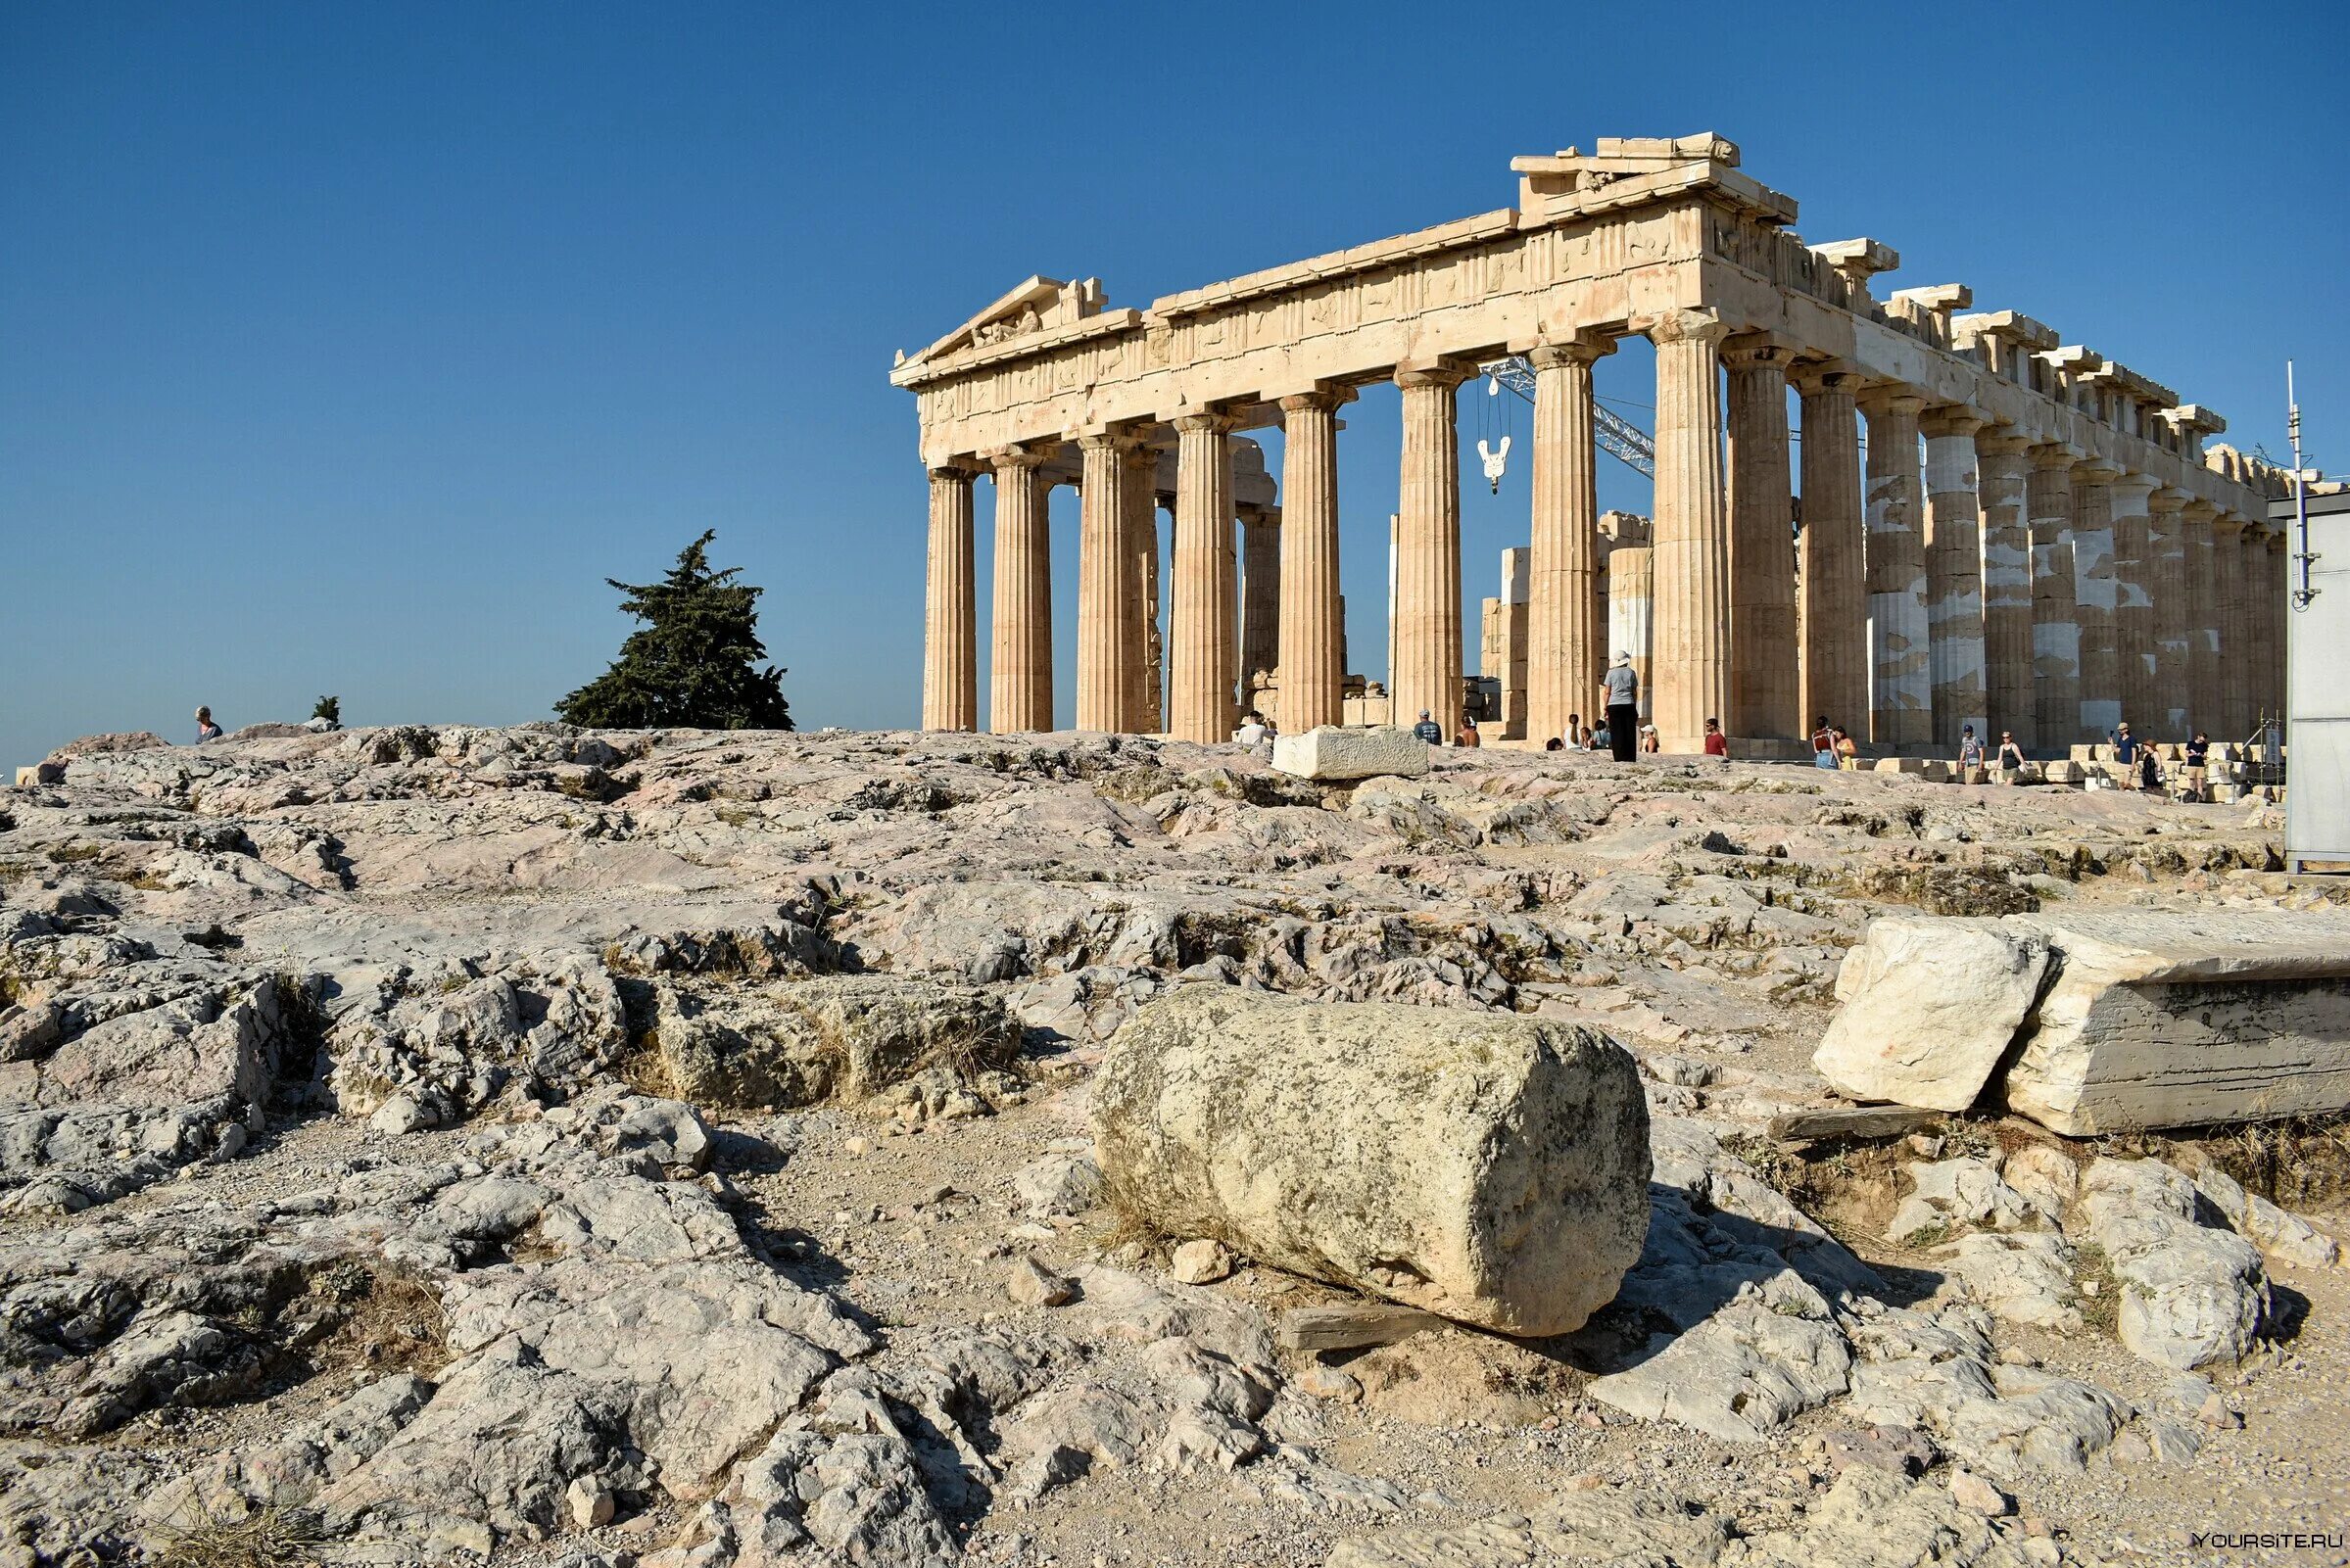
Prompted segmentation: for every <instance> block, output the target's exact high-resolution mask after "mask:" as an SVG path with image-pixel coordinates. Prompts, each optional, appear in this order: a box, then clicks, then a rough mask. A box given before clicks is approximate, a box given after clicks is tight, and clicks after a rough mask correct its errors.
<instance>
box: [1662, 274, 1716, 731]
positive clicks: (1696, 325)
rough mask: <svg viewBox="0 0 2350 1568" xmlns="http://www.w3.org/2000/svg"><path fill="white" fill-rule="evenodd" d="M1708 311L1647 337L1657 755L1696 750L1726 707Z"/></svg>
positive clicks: (1673, 319)
mask: <svg viewBox="0 0 2350 1568" xmlns="http://www.w3.org/2000/svg"><path fill="white" fill-rule="evenodd" d="M1728 331H1729V328H1728V327H1727V326H1725V325H1724V324H1723V323H1722V321H1721V320H1720V318H1719V317H1717V316H1715V315H1714V314H1713V313H1712V312H1711V311H1707V310H1675V311H1672V312H1670V313H1669V314H1667V315H1665V316H1663V317H1661V318H1659V319H1658V320H1657V322H1656V323H1655V325H1654V326H1652V327H1650V328H1649V337H1650V339H1651V340H1652V341H1653V342H1654V343H1655V345H1656V499H1655V510H1656V517H1655V524H1654V530H1653V534H1652V538H1651V546H1650V547H1651V548H1652V550H1653V551H1654V552H1655V553H1654V557H1653V559H1654V563H1655V621H1654V623H1653V628H1652V631H1651V652H1650V655H1649V663H1650V668H1651V669H1653V670H1654V671H1655V685H1656V692H1655V710H1654V712H1655V717H1654V720H1653V722H1654V723H1655V726H1656V732H1657V738H1658V741H1659V743H1660V744H1661V745H1662V746H1663V748H1664V749H1665V750H1666V751H1672V752H1684V753H1687V752H1697V751H1703V749H1704V746H1705V721H1706V720H1707V719H1716V718H1723V717H1725V716H1726V710H1727V709H1728V708H1729V705H1730V517H1729V505H1728V498H1727V497H1726V496H1725V495H1724V494H1723V491H1724V486H1723V482H1722V401H1721V387H1720V383H1721V341H1722V339H1723V337H1724V336H1726V335H1727V334H1728Z"/></svg>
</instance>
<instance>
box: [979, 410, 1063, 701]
mask: <svg viewBox="0 0 2350 1568" xmlns="http://www.w3.org/2000/svg"><path fill="white" fill-rule="evenodd" d="M1046 455H1047V454H1046V452H1045V451H1042V450H1040V449H1036V448H1018V447H1014V448H1008V449H1006V450H1004V451H997V452H993V453H990V462H991V465H992V467H993V469H994V473H995V640H994V653H993V657H992V660H991V662H990V668H989V670H988V683H987V728H988V729H990V730H992V731H994V732H995V733H996V734H997V735H1014V734H1018V733H1020V732H1022V731H1031V730H1050V729H1051V728H1052V727H1053V578H1052V541H1051V536H1050V531H1049V529H1048V528H1047V525H1046V514H1045V505H1044V502H1045V496H1046V494H1047V490H1048V487H1047V486H1046V485H1045V483H1044V478H1043V476H1042V475H1041V474H1039V473H1038V472H1037V469H1038V468H1039V467H1040V466H1041V465H1042V464H1043V462H1044V460H1045V457H1046Z"/></svg>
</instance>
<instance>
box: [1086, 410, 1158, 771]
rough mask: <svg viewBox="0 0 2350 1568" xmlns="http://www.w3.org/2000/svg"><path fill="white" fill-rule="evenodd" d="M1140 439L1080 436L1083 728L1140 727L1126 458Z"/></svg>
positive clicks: (1104, 433)
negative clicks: (1136, 707)
mask: <svg viewBox="0 0 2350 1568" xmlns="http://www.w3.org/2000/svg"><path fill="white" fill-rule="evenodd" d="M1137 445H1138V441H1137V438H1136V437H1134V436H1133V435H1131V434H1129V433H1127V432H1124V431H1108V430H1095V431H1087V432H1085V433H1083V434H1080V435H1079V437H1078V451H1079V455H1080V457H1081V459H1082V462H1083V465H1084V469H1083V478H1082V479H1081V481H1080V482H1079V487H1078V498H1079V514H1078V515H1079V522H1078V728H1079V729H1080V730H1097V731H1108V732H1117V731H1126V730H1132V729H1133V728H1134V727H1135V716H1134V714H1133V711H1132V704H1133V700H1134V695H1135V692H1136V690H1137V689H1138V683H1137V681H1136V677H1135V665H1136V664H1137V663H1138V662H1139V660H1140V658H1141V654H1142V614H1141V604H1140V602H1139V594H1137V592H1136V590H1137V589H1138V588H1139V587H1140V585H1139V584H1138V583H1136V582H1135V581H1134V570H1133V566H1134V562H1133V552H1132V546H1131V544H1130V542H1129V540H1128V538H1127V534H1128V530H1129V529H1130V528H1131V526H1132V521H1133V518H1132V511H1133V508H1132V505H1131V503H1130V501H1129V500H1128V499H1127V486H1128V484H1129V483H1130V479H1129V475H1130V474H1131V472H1132V469H1131V466H1130V465H1129V463H1128V461H1127V456H1128V454H1129V453H1130V452H1131V451H1133V449H1134V448H1135V446H1137Z"/></svg>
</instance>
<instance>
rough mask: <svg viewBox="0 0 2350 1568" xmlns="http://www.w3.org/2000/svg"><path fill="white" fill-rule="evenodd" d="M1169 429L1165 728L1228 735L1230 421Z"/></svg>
mask: <svg viewBox="0 0 2350 1568" xmlns="http://www.w3.org/2000/svg"><path fill="white" fill-rule="evenodd" d="M1231 428H1232V421H1231V419H1230V417H1229V416H1227V415H1224V414H1220V413H1195V414H1185V415H1183V416H1182V417H1180V418H1178V419H1177V420H1175V439H1176V447H1175V610H1174V614H1173V616H1172V617H1171V618H1170V621H1169V625H1168V630H1169V633H1170V639H1171V641H1173V642H1174V643H1175V647H1174V650H1173V665H1174V669H1173V674H1172V678H1171V679H1170V681H1169V683H1168V687H1169V690H1168V699H1167V707H1168V714H1167V731H1168V734H1170V735H1172V736H1175V738H1176V739H1177V740H1200V741H1216V740H1228V739H1230V738H1231V737H1232V722H1233V717H1234V716H1233V712H1232V695H1233V688H1234V683H1235V681H1236V680H1237V679H1238V672H1237V671H1236V670H1235V669H1234V668H1233V665H1234V663H1235V662H1236V655H1237V651H1238V650H1237V648H1236V647H1235V645H1234V643H1233V638H1232V626H1233V614H1234V612H1235V611H1236V610H1237V608H1238V603H1237V596H1238V595H1237V590H1238V586H1239V585H1238V584H1237V582H1236V581H1235V578H1236V577H1237V576H1238V571H1237V567H1236V564H1235V562H1234V561H1233V558H1232V444H1231V439H1230V437H1229V436H1228V434H1227V432H1228V431H1230V430H1231Z"/></svg>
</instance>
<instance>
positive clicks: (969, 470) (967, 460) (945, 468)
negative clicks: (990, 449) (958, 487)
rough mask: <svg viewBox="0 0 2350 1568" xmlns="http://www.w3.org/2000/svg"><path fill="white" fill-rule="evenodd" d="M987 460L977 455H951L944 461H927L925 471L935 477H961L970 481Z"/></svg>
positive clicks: (924, 466) (924, 465)
mask: <svg viewBox="0 0 2350 1568" xmlns="http://www.w3.org/2000/svg"><path fill="white" fill-rule="evenodd" d="M985 466H986V464H985V462H984V461H983V459H981V458H980V457H978V456H975V455H965V456H960V457H949V458H947V459H946V460H945V461H944V462H935V463H925V464H923V472H925V473H927V474H929V475H930V476H931V477H932V478H933V479H961V480H965V481H968V480H970V479H972V478H974V477H976V476H977V475H978V473H979V472H980V470H981V469H983V468H984V467H985Z"/></svg>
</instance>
